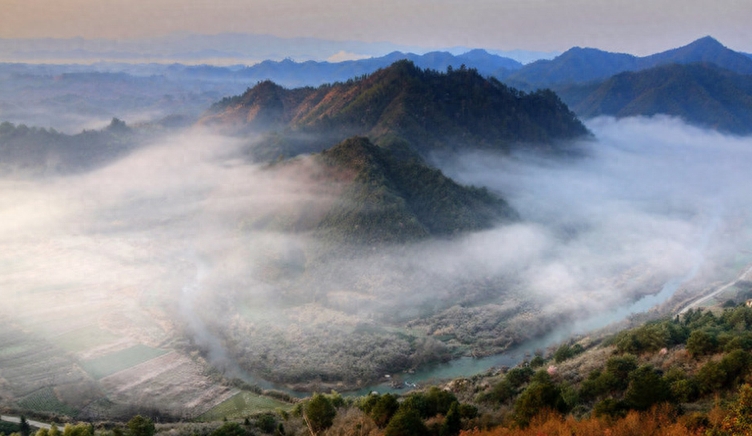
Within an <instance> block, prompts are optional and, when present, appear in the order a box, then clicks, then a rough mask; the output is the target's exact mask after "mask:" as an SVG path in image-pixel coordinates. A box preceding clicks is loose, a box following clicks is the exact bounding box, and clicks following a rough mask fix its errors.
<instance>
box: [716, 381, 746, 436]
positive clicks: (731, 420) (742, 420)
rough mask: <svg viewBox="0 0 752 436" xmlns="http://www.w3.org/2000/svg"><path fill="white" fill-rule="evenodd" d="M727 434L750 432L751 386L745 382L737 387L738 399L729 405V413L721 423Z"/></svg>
mask: <svg viewBox="0 0 752 436" xmlns="http://www.w3.org/2000/svg"><path fill="white" fill-rule="evenodd" d="M721 426H722V428H723V430H725V431H726V432H727V434H732V435H749V434H752V430H751V429H752V386H750V385H748V384H746V385H744V386H742V387H741V389H739V399H738V400H737V401H736V402H735V403H734V405H733V406H732V407H731V413H729V414H728V416H726V417H725V418H724V419H723V423H722V424H721Z"/></svg>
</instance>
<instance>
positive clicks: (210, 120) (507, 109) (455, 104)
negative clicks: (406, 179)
mask: <svg viewBox="0 0 752 436" xmlns="http://www.w3.org/2000/svg"><path fill="white" fill-rule="evenodd" d="M200 123H201V124H204V125H210V126H215V127H218V128H221V129H223V130H224V131H230V132H247V131H253V132H255V133H259V132H266V138H265V140H263V141H262V142H261V143H260V144H258V145H256V146H255V148H254V149H253V152H254V154H255V156H256V158H260V159H262V160H268V159H274V158H276V157H278V156H293V155H297V154H301V153H310V152H318V151H321V150H323V149H324V148H327V147H328V146H330V145H331V144H333V143H336V142H338V141H341V140H343V139H345V138H347V137H350V136H353V135H362V136H368V137H369V138H370V139H372V140H373V141H374V142H375V143H377V144H381V145H383V144H384V143H387V142H394V141H400V140H402V141H406V142H407V143H408V144H409V145H410V147H411V148H412V149H413V150H415V151H417V152H418V153H419V154H421V155H423V156H427V155H429V154H430V153H431V152H436V151H451V150H453V149H455V148H457V147H468V146H469V147H481V148H493V149H498V150H509V149H510V147H511V146H512V145H513V144H516V143H520V142H524V143H534V144H538V145H540V144H546V146H551V145H552V144H553V143H555V142H557V141H561V140H569V139H574V138H578V137H581V136H583V135H586V134H587V133H588V132H587V129H586V128H585V127H584V126H583V125H582V123H580V121H579V120H578V119H577V117H576V116H575V115H574V114H573V113H572V112H571V111H570V110H569V109H568V108H567V107H566V105H565V104H564V103H562V101H561V100H560V99H559V98H558V97H557V96H556V94H554V93H553V92H551V91H537V92H535V93H530V94H527V93H523V92H520V91H517V90H515V89H513V88H509V87H507V86H506V85H504V84H502V83H501V82H499V81H498V80H495V79H486V78H483V77H482V76H481V75H480V73H479V72H478V71H476V70H474V69H467V68H462V67H461V68H460V69H457V70H449V71H447V72H446V73H440V72H437V71H432V70H423V69H420V68H418V67H417V66H415V65H414V64H413V63H412V62H410V61H399V62H396V63H394V64H393V65H391V66H390V67H388V68H384V69H381V70H378V71H377V72H375V73H373V74H371V75H369V76H363V77H361V78H360V79H358V80H351V81H348V82H346V83H336V84H331V85H325V86H321V87H318V88H297V89H291V90H288V89H285V88H282V87H280V86H279V85H276V84H274V83H272V82H268V81H267V82H262V83H259V84H258V85H256V86H255V87H253V88H250V89H248V90H247V91H246V92H245V93H244V94H242V95H239V96H235V97H230V98H225V99H223V100H222V101H220V102H218V103H217V104H215V105H214V106H212V108H211V110H210V111H209V112H208V113H207V114H206V115H205V116H204V117H203V118H202V119H201V121H200Z"/></svg>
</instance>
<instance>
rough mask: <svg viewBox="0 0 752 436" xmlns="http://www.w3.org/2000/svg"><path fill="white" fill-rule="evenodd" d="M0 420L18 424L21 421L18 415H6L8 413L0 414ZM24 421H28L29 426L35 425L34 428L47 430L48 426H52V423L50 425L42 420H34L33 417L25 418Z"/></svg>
mask: <svg viewBox="0 0 752 436" xmlns="http://www.w3.org/2000/svg"><path fill="white" fill-rule="evenodd" d="M0 420H3V421H8V422H14V423H16V424H18V423H19V422H21V418H20V417H18V416H8V415H0ZM26 422H28V423H29V425H30V426H32V427H36V428H46V429H47V430H49V429H50V428H52V425H50V424H47V423H44V422H39V421H34V420H33V419H27V420H26Z"/></svg>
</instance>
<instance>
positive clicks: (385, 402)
mask: <svg viewBox="0 0 752 436" xmlns="http://www.w3.org/2000/svg"><path fill="white" fill-rule="evenodd" d="M371 397H377V396H376V395H371ZM399 407H400V405H399V403H398V402H397V396H396V395H392V394H384V395H381V396H378V399H377V400H376V402H375V403H374V404H373V406H372V407H371V408H370V410H369V411H368V412H367V413H368V416H370V417H371V419H373V422H375V423H376V425H377V426H378V427H379V428H384V427H386V425H387V424H388V423H389V420H391V419H392V417H393V416H394V414H395V413H397V409H399Z"/></svg>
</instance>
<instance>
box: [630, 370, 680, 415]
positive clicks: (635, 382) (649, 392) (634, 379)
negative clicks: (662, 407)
mask: <svg viewBox="0 0 752 436" xmlns="http://www.w3.org/2000/svg"><path fill="white" fill-rule="evenodd" d="M671 399H672V397H671V389H670V386H669V384H668V383H667V382H666V381H665V380H664V379H663V377H661V375H659V374H658V373H657V372H656V371H655V370H654V369H653V367H652V366H650V365H645V366H641V367H639V368H637V369H636V370H634V371H632V372H631V373H630V374H629V386H628V387H627V390H626V392H625V393H624V401H625V402H626V404H627V405H628V406H629V407H630V408H632V409H635V410H647V409H649V408H650V407H651V406H653V405H654V404H659V403H663V402H667V401H670V400H671Z"/></svg>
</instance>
